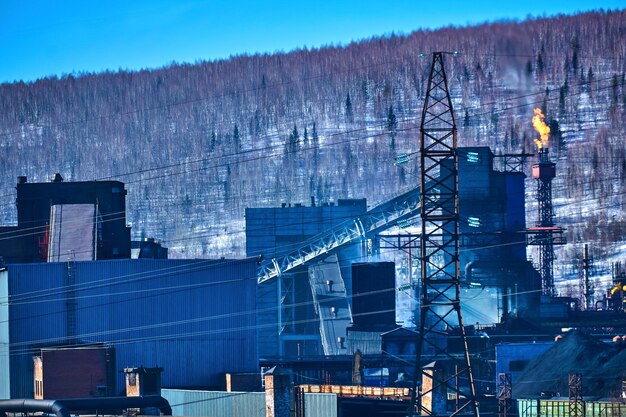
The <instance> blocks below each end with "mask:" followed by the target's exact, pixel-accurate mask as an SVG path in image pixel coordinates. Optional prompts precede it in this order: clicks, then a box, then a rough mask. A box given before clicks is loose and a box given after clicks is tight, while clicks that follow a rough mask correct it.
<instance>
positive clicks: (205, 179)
mask: <svg viewBox="0 0 626 417" xmlns="http://www.w3.org/2000/svg"><path fill="white" fill-rule="evenodd" d="M436 50H446V51H458V53H457V54H455V55H449V56H448V57H447V62H446V65H447V71H448V78H449V85H450V89H451V93H452V95H453V104H454V106H455V110H456V115H457V123H458V126H459V141H460V146H468V145H489V146H491V147H492V148H493V149H494V151H495V152H499V153H503V152H521V151H528V152H534V151H535V149H534V144H533V138H534V137H535V134H534V132H533V129H532V125H531V122H530V120H531V118H532V115H533V107H541V108H542V110H543V112H544V114H546V116H547V121H549V124H550V126H551V128H552V144H551V152H552V155H554V157H555V158H557V156H558V167H557V168H558V173H559V176H558V178H557V180H556V181H555V183H554V195H555V198H556V200H555V204H556V206H557V216H559V220H558V221H559V223H560V224H563V225H567V226H569V227H568V239H569V241H570V242H580V241H582V240H583V239H584V240H586V241H590V242H594V243H596V244H595V245H594V251H596V252H595V254H596V255H595V256H596V257H602V256H604V255H605V254H603V251H607V250H609V249H610V248H611V247H613V246H611V245H612V244H613V243H615V242H620V241H626V215H625V214H624V213H625V212H624V207H625V204H626V196H625V193H626V185H625V184H626V183H625V177H626V145H625V137H626V136H625V132H626V123H625V122H626V78H625V72H626V12H625V11H619V12H617V11H616V12H594V13H585V14H579V15H575V16H559V17H555V18H539V19H530V20H527V21H523V22H512V21H511V22H509V21H506V22H498V23H493V24H483V25H479V26H472V27H463V28H444V29H440V30H436V31H417V32H414V33H411V34H409V35H406V36H405V35H402V36H399V35H390V36H385V37H381V38H374V39H369V40H365V41H361V42H356V43H352V44H350V45H347V46H342V47H334V46H333V47H324V48H320V49H313V50H298V51H294V52H290V53H277V54H272V55H253V56H237V57H234V58H232V59H229V60H224V61H216V62H199V63H195V64H172V65H170V66H168V67H166V68H162V69H157V70H145V71H140V72H127V71H118V72H108V73H101V74H72V75H67V76H63V77H61V78H46V79H42V80H39V81H37V82H34V83H15V84H3V85H0V160H1V161H2V164H1V165H0V174H1V175H0V194H2V195H3V200H4V201H3V202H2V203H0V210H1V211H0V215H1V216H0V220H1V222H2V223H3V224H5V225H6V224H10V223H12V222H15V220H16V219H15V209H14V197H13V196H14V193H13V191H14V184H15V181H16V177H17V176H18V175H27V176H28V178H29V181H47V180H48V179H49V176H50V175H51V174H52V173H54V172H60V173H61V174H62V175H63V176H64V178H65V179H66V180H75V181H80V180H91V179H105V178H115V179H119V180H121V181H124V182H126V183H127V184H128V185H127V188H128V189H129V196H128V201H129V203H128V204H129V207H128V209H129V210H128V221H129V222H131V223H132V225H133V236H134V237H136V238H139V237H141V236H153V237H156V238H157V239H161V240H162V241H163V242H164V244H165V245H166V246H168V247H170V251H171V254H172V255H174V256H178V257H215V256H232V255H243V254H244V247H245V246H244V243H245V241H244V233H243V224H244V209H245V207H258V206H276V205H279V204H280V203H282V202H286V203H308V202H309V201H310V197H311V196H314V197H315V199H316V200H317V201H318V202H325V201H332V200H337V199H338V198H346V197H366V198H367V199H368V202H369V203H370V204H375V203H377V202H381V201H384V200H386V199H388V198H390V197H392V196H394V195H396V194H399V193H401V192H403V191H405V190H407V189H408V188H410V187H414V186H416V184H417V182H416V180H417V175H418V172H419V170H418V167H417V160H416V158H415V157H414V156H415V151H416V150H417V149H418V147H419V144H418V140H417V139H418V133H419V118H420V115H421V106H422V102H423V98H424V92H425V88H426V81H427V77H428V70H429V68H430V64H431V59H430V52H432V51H436ZM399 154H408V155H410V156H412V159H411V160H410V161H409V162H408V163H405V164H399V165H398V164H396V163H395V161H396V157H397V155H399ZM528 185H529V187H528V191H529V197H530V196H532V191H533V189H534V185H533V184H532V183H531V182H530V180H529V183H528ZM533 210H534V209H533V208H532V207H529V209H528V215H529V220H532V219H534V215H535V213H534V211H533ZM578 246H580V245H578ZM577 250H579V249H578V247H576V246H570V247H569V249H565V250H561V253H560V257H561V260H564V261H566V262H569V261H570V260H572V259H574V258H575V257H576V251H577ZM556 275H557V276H558V275H559V271H557V272H556Z"/></svg>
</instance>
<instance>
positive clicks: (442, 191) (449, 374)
mask: <svg viewBox="0 0 626 417" xmlns="http://www.w3.org/2000/svg"><path fill="white" fill-rule="evenodd" d="M444 55H446V53H445V52H435V53H434V54H433V62H432V67H431V70H430V75H429V78H428V90H427V92H426V99H425V101H424V108H423V110H422V123H421V128H420V163H421V167H420V169H421V176H420V188H421V207H420V214H421V221H422V230H421V233H422V234H421V252H420V258H421V259H420V263H421V279H422V287H421V289H422V293H421V297H420V301H421V305H420V335H419V342H418V345H417V352H416V360H415V366H416V369H415V373H414V374H415V382H416V383H415V384H414V388H415V389H414V390H413V394H412V398H411V400H412V401H411V407H410V410H409V415H410V416H413V414H414V413H417V414H421V415H429V416H444V415H445V416H455V415H471V416H478V407H477V404H476V398H475V391H474V381H473V377H472V369H471V366H470V358H469V352H468V349H467V338H466V336H465V329H464V327H463V320H462V317H461V303H460V268H459V193H458V153H457V136H456V133H457V130H456V122H455V118H454V113H453V110H452V102H451V100H450V94H449V92H448V84H447V79H446V73H445V70H444ZM450 337H453V338H457V340H460V342H461V346H462V347H463V349H464V352H463V353H461V354H452V353H449V352H448V350H447V346H446V339H447V338H450ZM429 362H434V365H433V367H429V369H424V368H423V366H424V365H425V364H426V363H429ZM418 377H422V379H423V381H427V383H423V384H422V389H421V391H420V392H419V393H418V392H417V378H418ZM449 399H451V401H450V400H449Z"/></svg>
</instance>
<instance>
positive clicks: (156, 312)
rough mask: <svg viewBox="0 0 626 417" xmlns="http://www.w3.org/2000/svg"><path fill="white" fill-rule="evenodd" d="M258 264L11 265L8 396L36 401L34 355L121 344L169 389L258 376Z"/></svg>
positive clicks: (5, 317)
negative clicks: (233, 375)
mask: <svg viewBox="0 0 626 417" xmlns="http://www.w3.org/2000/svg"><path fill="white" fill-rule="evenodd" d="M256 266H257V265H256V260H253V259H244V260H228V259H221V260H157V259H150V260H149V259H145V260H144V259H139V260H131V259H125V260H109V261H81V262H54V263H33V264H9V265H8V266H7V267H6V268H4V269H3V270H2V271H1V272H0V297H1V298H2V300H0V319H1V321H2V323H0V350H2V352H0V357H2V359H1V361H2V362H1V363H0V365H2V366H0V395H1V396H8V395H10V397H11V398H29V397H30V398H33V358H32V357H33V354H35V353H36V352H37V350H38V349H40V348H42V347H48V346H61V345H82V344H91V343H106V344H109V345H111V346H113V347H114V348H115V352H116V358H115V360H116V369H117V371H120V372H118V373H117V392H121V391H123V387H124V384H123V373H122V372H121V370H122V369H124V368H129V367H137V366H147V367H162V368H163V369H164V372H163V374H162V386H164V387H172V388H174V387H177V388H183V387H206V388H213V389H215V388H218V387H221V386H222V385H223V379H224V376H223V375H224V373H226V372H254V371H258V365H257V343H256V317H255V313H256V311H255V307H256Z"/></svg>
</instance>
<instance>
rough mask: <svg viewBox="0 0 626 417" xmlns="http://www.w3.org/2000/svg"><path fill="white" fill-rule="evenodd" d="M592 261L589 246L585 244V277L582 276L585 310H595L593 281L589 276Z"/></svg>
mask: <svg viewBox="0 0 626 417" xmlns="http://www.w3.org/2000/svg"><path fill="white" fill-rule="evenodd" d="M592 262H593V261H592V259H591V258H590V257H589V245H588V244H586V243H585V246H583V258H582V267H583V276H582V282H581V287H582V294H583V302H584V303H585V310H592V309H593V307H594V306H593V293H594V291H593V286H592V285H591V280H590V278H591V277H590V276H589V270H590V269H591V263H592Z"/></svg>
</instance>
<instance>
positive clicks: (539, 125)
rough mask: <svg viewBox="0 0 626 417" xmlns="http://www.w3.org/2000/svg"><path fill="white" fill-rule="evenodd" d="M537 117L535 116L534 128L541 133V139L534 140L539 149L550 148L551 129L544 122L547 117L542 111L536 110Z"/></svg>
mask: <svg viewBox="0 0 626 417" xmlns="http://www.w3.org/2000/svg"><path fill="white" fill-rule="evenodd" d="M534 111H535V115H534V116H533V127H534V128H535V130H536V131H537V133H539V136H540V137H541V139H533V140H534V141H535V145H537V148H538V149H541V148H545V147H547V146H548V138H549V136H550V127H549V126H548V125H547V124H546V123H545V122H544V121H543V120H544V119H545V118H546V116H544V115H543V113H542V112H541V109H535V110H534Z"/></svg>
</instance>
